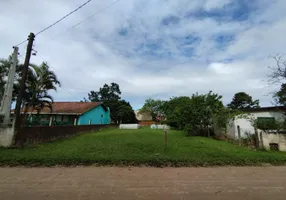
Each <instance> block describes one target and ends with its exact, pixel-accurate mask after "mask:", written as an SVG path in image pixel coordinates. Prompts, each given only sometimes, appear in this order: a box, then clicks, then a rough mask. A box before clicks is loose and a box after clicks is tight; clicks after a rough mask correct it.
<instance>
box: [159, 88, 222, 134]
mask: <svg viewBox="0 0 286 200" xmlns="http://www.w3.org/2000/svg"><path fill="white" fill-rule="evenodd" d="M221 99H222V96H220V95H218V94H215V93H213V92H212V91H210V92H209V93H207V94H203V95H192V96H191V97H187V96H182V97H174V98H171V99H170V100H169V101H168V102H166V103H165V105H164V112H165V114H166V118H167V120H166V123H167V124H169V125H170V126H173V127H175V128H178V129H183V130H186V131H187V132H188V133H189V135H206V134H208V133H209V134H211V133H213V132H214V131H215V130H214V127H215V126H214V125H215V124H219V125H221V126H220V128H226V123H227V117H225V115H227V112H226V108H225V107H224V105H223V103H222V101H221Z"/></svg>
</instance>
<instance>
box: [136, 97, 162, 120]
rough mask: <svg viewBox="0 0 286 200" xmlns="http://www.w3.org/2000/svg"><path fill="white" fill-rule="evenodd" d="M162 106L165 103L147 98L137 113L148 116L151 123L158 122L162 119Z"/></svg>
mask: <svg viewBox="0 0 286 200" xmlns="http://www.w3.org/2000/svg"><path fill="white" fill-rule="evenodd" d="M164 104H165V101H162V100H159V99H151V98H148V99H146V100H145V103H144V105H143V107H142V108H141V109H140V111H139V112H140V113H148V114H150V115H151V116H152V119H153V121H160V120H162V119H163V118H164V111H163V107H164Z"/></svg>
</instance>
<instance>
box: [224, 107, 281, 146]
mask: <svg viewBox="0 0 286 200" xmlns="http://www.w3.org/2000/svg"><path fill="white" fill-rule="evenodd" d="M244 113H245V114H246V115H247V117H242V115H239V116H236V117H234V118H233V119H232V120H230V122H229V124H228V130H227V133H228V136H229V137H231V138H234V139H240V138H246V137H247V136H248V135H254V134H255V129H254V126H253V120H277V121H281V122H282V121H283V120H285V115H284V114H285V113H286V108H285V107H282V106H276V107H262V108H251V109H246V110H244ZM258 133H259V135H260V138H259V140H260V143H261V144H262V146H264V147H265V148H266V149H269V148H270V146H271V145H272V144H277V145H278V146H279V150H281V151H286V134H281V133H279V134H278V133H266V132H264V131H262V130H259V129H258Z"/></svg>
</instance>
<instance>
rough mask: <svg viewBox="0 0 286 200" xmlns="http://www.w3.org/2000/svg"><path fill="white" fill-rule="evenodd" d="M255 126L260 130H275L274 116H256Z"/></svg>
mask: <svg viewBox="0 0 286 200" xmlns="http://www.w3.org/2000/svg"><path fill="white" fill-rule="evenodd" d="M257 128H259V129H262V130H276V128H277V124H276V120H275V118H274V117H257Z"/></svg>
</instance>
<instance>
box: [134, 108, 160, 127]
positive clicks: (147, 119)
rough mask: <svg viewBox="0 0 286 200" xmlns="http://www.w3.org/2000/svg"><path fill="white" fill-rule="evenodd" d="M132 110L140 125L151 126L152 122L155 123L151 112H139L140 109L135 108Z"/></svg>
mask: <svg viewBox="0 0 286 200" xmlns="http://www.w3.org/2000/svg"><path fill="white" fill-rule="evenodd" d="M134 112H135V116H136V119H137V120H138V123H139V125H140V126H151V125H152V124H156V122H155V121H153V120H152V116H151V114H149V113H140V110H135V111H134Z"/></svg>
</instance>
